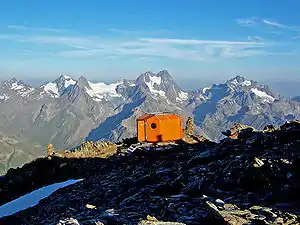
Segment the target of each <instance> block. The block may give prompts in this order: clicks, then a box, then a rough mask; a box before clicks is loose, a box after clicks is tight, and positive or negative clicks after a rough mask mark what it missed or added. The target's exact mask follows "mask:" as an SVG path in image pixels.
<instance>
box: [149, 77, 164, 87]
mask: <svg viewBox="0 0 300 225" xmlns="http://www.w3.org/2000/svg"><path fill="white" fill-rule="evenodd" d="M149 79H150V81H151V82H152V83H154V84H157V85H160V84H161V77H157V76H149Z"/></svg>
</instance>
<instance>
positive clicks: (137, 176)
mask: <svg viewBox="0 0 300 225" xmlns="http://www.w3.org/2000/svg"><path fill="white" fill-rule="evenodd" d="M237 127H239V128H240V126H237ZM232 131H233V133H235V134H237V135H233V136H232V135H230V134H229V132H232ZM225 133H226V134H229V135H227V136H228V137H227V138H224V139H222V141H221V142H220V143H214V142H211V141H208V140H202V141H198V143H195V144H187V143H182V144H181V145H179V146H177V147H174V148H173V149H171V150H168V151H161V152H143V151H141V152H139V151H137V152H134V154H133V155H130V156H121V155H118V154H114V155H112V156H109V157H107V158H106V159H101V158H65V157H57V156H52V157H45V158H40V159H37V160H35V161H33V162H32V163H29V164H26V165H24V166H23V167H22V168H19V169H10V170H9V171H8V173H7V174H6V175H5V176H4V177H1V180H0V190H1V191H0V200H1V204H3V203H5V202H8V201H11V200H12V199H15V198H16V197H17V196H20V195H23V194H25V193H27V192H29V191H32V190H34V189H37V188H39V187H41V186H44V185H46V184H50V183H55V182H59V181H64V180H67V179H69V178H73V179H74V178H82V179H83V181H81V182H78V183H76V184H74V185H72V186H69V187H66V188H63V189H60V190H58V191H56V192H54V193H53V194H52V195H51V196H49V197H48V198H46V199H43V200H41V201H40V203H39V204H38V205H37V206H35V207H32V208H29V209H27V210H24V211H21V212H18V213H16V214H14V215H11V216H8V217H4V218H1V219H0V221H1V222H2V223H3V222H4V224H10V223H12V222H13V223H14V224H15V223H18V224H174V225H175V224H179V223H181V224H299V221H300V217H299V215H300V201H299V199H298V198H297V197H296V196H297V195H298V193H299V191H300V182H299V180H300V173H299V171H300V151H299V149H300V139H299V135H300V121H297V120H295V121H291V122H287V123H285V124H283V125H282V126H277V127H273V126H266V127H265V129H264V130H263V131H258V130H254V129H252V128H249V127H248V128H246V129H231V131H230V130H229V131H227V132H225ZM20 187H22V189H20ZM71 218H72V219H71ZM68 221H69V222H68ZM70 221H73V222H70ZM163 221H169V223H166V222H163Z"/></svg>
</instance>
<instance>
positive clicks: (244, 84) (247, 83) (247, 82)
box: [241, 80, 252, 86]
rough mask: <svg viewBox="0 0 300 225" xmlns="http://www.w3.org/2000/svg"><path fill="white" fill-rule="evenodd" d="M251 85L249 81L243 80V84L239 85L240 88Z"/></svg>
mask: <svg viewBox="0 0 300 225" xmlns="http://www.w3.org/2000/svg"><path fill="white" fill-rule="evenodd" d="M251 84H252V83H251V81H250V80H245V81H244V82H242V83H241V85H242V86H250V85H251Z"/></svg>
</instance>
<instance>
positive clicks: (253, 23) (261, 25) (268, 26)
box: [236, 17, 300, 35]
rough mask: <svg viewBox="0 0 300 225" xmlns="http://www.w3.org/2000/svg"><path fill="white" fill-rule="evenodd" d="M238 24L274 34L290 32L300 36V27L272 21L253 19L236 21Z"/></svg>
mask: <svg viewBox="0 0 300 225" xmlns="http://www.w3.org/2000/svg"><path fill="white" fill-rule="evenodd" d="M236 22H237V24H238V25H239V26H242V27H251V28H258V29H262V30H266V31H267V32H269V33H273V34H284V33H283V32H282V31H290V32H294V33H297V34H299V35H300V26H293V25H287V24H283V23H280V22H278V21H275V20H271V19H263V18H258V17H251V18H244V19H236Z"/></svg>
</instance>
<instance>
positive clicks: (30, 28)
mask: <svg viewBox="0 0 300 225" xmlns="http://www.w3.org/2000/svg"><path fill="white" fill-rule="evenodd" d="M7 27H8V28H10V29H15V30H32V31H42V32H53V33H62V32H66V31H68V30H67V29H56V28H42V27H27V26H23V25H8V26H7Z"/></svg>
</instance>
